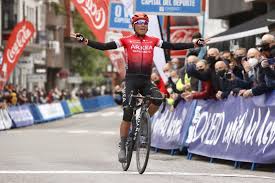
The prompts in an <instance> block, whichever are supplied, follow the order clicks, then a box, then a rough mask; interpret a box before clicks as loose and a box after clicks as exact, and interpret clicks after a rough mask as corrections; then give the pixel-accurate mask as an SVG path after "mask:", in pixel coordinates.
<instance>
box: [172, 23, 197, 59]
mask: <svg viewBox="0 0 275 183" xmlns="http://www.w3.org/2000/svg"><path fill="white" fill-rule="evenodd" d="M198 31H199V27H198V26H173V27H170V42H171V43H190V42H192V35H193V33H195V32H198ZM186 54H187V50H172V51H171V57H172V58H174V57H185V56H186Z"/></svg>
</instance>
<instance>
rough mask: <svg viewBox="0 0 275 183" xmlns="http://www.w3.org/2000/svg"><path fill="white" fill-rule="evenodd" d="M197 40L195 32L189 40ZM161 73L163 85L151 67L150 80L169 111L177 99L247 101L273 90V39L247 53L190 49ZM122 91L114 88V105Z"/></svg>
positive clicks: (269, 37)
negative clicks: (237, 98)
mask: <svg viewBox="0 0 275 183" xmlns="http://www.w3.org/2000/svg"><path fill="white" fill-rule="evenodd" d="M200 37H201V35H200V33H195V34H194V35H193V41H195V40H196V39H198V38H200ZM163 72H164V74H165V75H166V77H167V78H168V79H167V82H164V81H163V80H162V79H161V77H160V75H159V73H158V71H157V70H156V69H155V68H153V71H152V75H151V80H152V82H153V83H154V84H155V85H156V86H157V87H158V88H159V90H160V91H161V93H162V94H163V96H166V97H167V102H168V104H170V105H171V106H172V108H171V109H173V108H175V107H176V106H177V104H178V103H179V101H181V100H185V101H191V100H192V99H216V100H224V99H226V98H227V97H228V96H229V95H233V96H242V97H245V98H248V97H253V96H258V95H261V94H264V93H269V92H271V91H272V90H274V89H275V38H274V35H272V34H265V35H264V36H263V37H262V39H261V43H260V44H259V45H255V47H254V48H250V49H248V50H247V49H246V48H241V47H240V48H237V49H236V50H234V51H229V50H225V51H220V50H219V49H217V48H209V49H208V50H207V48H206V47H203V48H194V49H191V50H189V53H188V55H187V57H186V59H185V60H184V61H180V60H179V59H177V58H174V59H172V60H171V61H170V62H168V63H167V64H166V65H165V66H164V67H163ZM122 88H123V86H117V87H116V88H115V90H114V91H115V92H114V93H115V94H114V96H115V99H116V100H117V101H118V102H119V101H120V100H121V95H122ZM120 103H121V102H120Z"/></svg>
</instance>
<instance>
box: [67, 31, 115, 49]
mask: <svg viewBox="0 0 275 183" xmlns="http://www.w3.org/2000/svg"><path fill="white" fill-rule="evenodd" d="M71 37H73V38H75V39H76V40H77V41H78V42H80V43H83V44H85V45H87V46H90V47H92V48H95V49H98V50H112V49H116V48H118V46H117V44H116V42H115V41H111V42H108V43H100V42H97V41H92V40H88V39H87V38H85V37H84V36H83V35H82V34H80V33H75V34H74V33H73V34H71Z"/></svg>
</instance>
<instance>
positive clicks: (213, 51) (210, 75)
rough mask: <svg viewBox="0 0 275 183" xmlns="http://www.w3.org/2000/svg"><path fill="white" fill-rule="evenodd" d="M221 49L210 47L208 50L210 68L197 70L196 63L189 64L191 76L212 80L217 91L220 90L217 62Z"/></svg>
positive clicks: (188, 69)
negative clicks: (216, 69)
mask: <svg viewBox="0 0 275 183" xmlns="http://www.w3.org/2000/svg"><path fill="white" fill-rule="evenodd" d="M219 59H220V58H219V50H218V49H217V48H210V49H209V50H208V52H207V66H208V68H209V69H207V70H206V71H203V72H200V71H197V70H196V66H195V65H194V64H188V65H187V70H186V71H187V73H188V75H189V76H193V77H195V78H197V79H199V80H202V81H208V80H210V81H211V83H212V86H213V88H214V91H215V92H218V91H219V90H220V86H219V78H218V76H217V75H216V72H215V63H216V62H217V61H218V60H219Z"/></svg>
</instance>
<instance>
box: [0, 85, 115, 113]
mask: <svg viewBox="0 0 275 183" xmlns="http://www.w3.org/2000/svg"><path fill="white" fill-rule="evenodd" d="M105 94H111V92H110V91H109V92H108V91H107V89H106V86H105V85H102V86H98V87H92V88H86V89H83V88H78V87H74V88H73V89H72V90H70V91H69V90H68V89H62V90H60V89H58V88H57V87H55V88H53V89H50V90H49V91H48V92H46V91H45V89H43V88H39V87H35V89H34V90H33V91H27V89H26V88H20V87H18V86H15V85H13V84H7V85H5V86H4V89H3V90H2V91H1V92H0V108H6V107H7V106H12V105H23V104H28V103H34V104H46V103H52V102H59V101H62V100H69V99H78V98H81V99H84V98H90V97H93V96H99V95H105Z"/></svg>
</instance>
